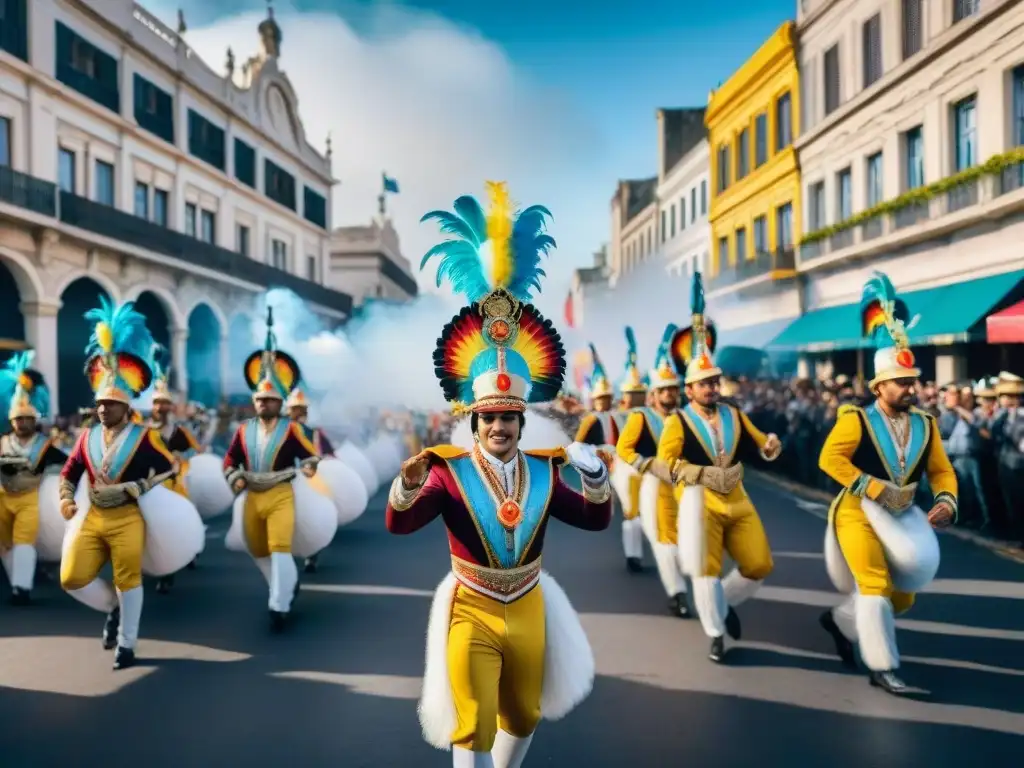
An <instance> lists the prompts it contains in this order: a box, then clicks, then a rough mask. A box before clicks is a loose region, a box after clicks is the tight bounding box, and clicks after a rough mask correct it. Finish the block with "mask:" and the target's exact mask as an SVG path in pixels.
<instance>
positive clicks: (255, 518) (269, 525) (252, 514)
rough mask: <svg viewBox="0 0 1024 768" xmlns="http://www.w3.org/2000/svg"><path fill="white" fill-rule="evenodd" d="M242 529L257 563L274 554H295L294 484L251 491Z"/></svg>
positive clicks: (246, 500) (246, 503)
mask: <svg viewBox="0 0 1024 768" xmlns="http://www.w3.org/2000/svg"><path fill="white" fill-rule="evenodd" d="M242 529H243V530H244V531H245V541H246V543H247V544H248V545H249V552H250V553H251V554H252V556H253V557H255V558H256V559H257V560H260V559H262V558H264V557H270V554H271V553H272V552H281V553H284V554H288V553H290V552H291V551H292V533H293V532H294V530H295V493H294V492H293V491H292V484H291V483H280V484H278V485H275V486H274V487H273V488H271V489H270V490H269V491H249V492H248V494H247V495H246V499H245V511H244V513H243V517H242Z"/></svg>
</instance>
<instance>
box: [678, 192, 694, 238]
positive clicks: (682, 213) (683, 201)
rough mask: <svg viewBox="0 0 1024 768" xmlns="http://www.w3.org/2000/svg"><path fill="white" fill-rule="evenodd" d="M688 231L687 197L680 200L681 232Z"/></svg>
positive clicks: (691, 193) (691, 195)
mask: <svg viewBox="0 0 1024 768" xmlns="http://www.w3.org/2000/svg"><path fill="white" fill-rule="evenodd" d="M690 197H693V190H692V189H691V190H690ZM684 229H686V195H683V196H682V197H680V198H679V231H680V232H682V231H683V230H684Z"/></svg>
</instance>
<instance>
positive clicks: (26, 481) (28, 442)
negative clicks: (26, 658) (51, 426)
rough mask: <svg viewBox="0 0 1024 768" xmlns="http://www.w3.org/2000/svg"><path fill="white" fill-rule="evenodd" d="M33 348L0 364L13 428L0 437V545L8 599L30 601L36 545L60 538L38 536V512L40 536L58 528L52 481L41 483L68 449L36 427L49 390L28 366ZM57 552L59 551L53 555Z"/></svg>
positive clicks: (2, 394)
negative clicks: (44, 517)
mask: <svg viewBox="0 0 1024 768" xmlns="http://www.w3.org/2000/svg"><path fill="white" fill-rule="evenodd" d="M33 355H34V353H33V352H19V353H17V354H15V355H14V356H13V357H11V359H10V360H8V361H7V364H6V365H5V366H4V367H3V368H0V407H5V408H6V409H7V418H8V419H10V421H11V426H12V427H13V428H14V429H13V431H12V432H11V433H10V434H7V435H4V436H3V437H0V486H2V487H3V491H2V492H0V551H4V550H6V551H8V552H9V554H8V555H6V556H4V557H3V558H2V559H3V563H4V566H5V567H6V569H7V575H8V577H9V578H10V581H11V602H12V603H13V604H15V605H27V604H28V603H29V602H31V595H32V587H33V585H34V583H35V573H36V560H37V546H39V547H40V548H41V549H42V550H43V556H44V558H45V557H46V556H47V554H49V555H50V556H53V555H55V554H58V553H59V552H60V541H59V540H54V541H48V540H47V541H39V540H38V539H39V531H40V527H41V526H40V518H41V517H42V516H51V515H52V516H54V517H55V519H46V520H43V522H44V523H48V524H47V525H45V526H44V527H43V528H42V530H43V534H44V538H46V535H47V533H49V532H53V531H57V530H59V529H60V527H61V526H59V522H58V521H59V520H60V514H59V511H58V510H59V497H58V493H57V484H56V483H55V482H53V481H52V480H50V481H48V482H47V483H46V485H45V486H44V485H43V475H44V473H46V472H47V470H48V469H50V468H52V467H56V466H63V464H64V462H65V461H66V460H67V454H65V453H64V451H62V450H60V449H59V448H58V447H57V446H56V445H55V444H54V442H53V440H51V439H50V438H49V437H48V436H46V435H44V434H43V433H42V432H41V431H40V428H39V422H40V420H41V419H44V418H46V417H47V416H48V415H49V410H50V392H49V389H48V388H47V386H46V381H45V379H44V378H43V375H42V374H41V373H40V372H39V371H36V370H33V369H32V368H31V367H30V366H31V365H32V359H33ZM58 556H59V555H58Z"/></svg>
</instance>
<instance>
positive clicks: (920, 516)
mask: <svg viewBox="0 0 1024 768" xmlns="http://www.w3.org/2000/svg"><path fill="white" fill-rule="evenodd" d="M861 509H863V510H864V514H865V515H866V516H867V519H868V522H869V523H871V527H872V528H874V530H875V533H876V534H877V535H878V539H879V541H881V543H882V548H883V549H884V550H885V559H886V561H887V562H888V563H889V571H890V574H891V575H892V582H893V586H895V587H896V589H897V590H899V591H900V592H920V591H921V590H922V589H923V588H924V587H926V586H927V585H928V584H930V583H931V582H932V580H933V579H934V578H935V574H936V573H938V570H939V561H940V555H939V539H938V537H937V536H936V535H935V530H934V529H933V528H932V526H931V524H930V523H929V522H928V516H927V515H925V513H924V512H922V511H921V509H920V507H917V506H913V507H911V508H910V509H908V510H907V511H906V512H904V513H903V514H901V515H892V514H890V513H889V512H886V511H885V510H884V509H882V507H880V506H879V505H878V504H876V503H875V502H873V501H871V500H870V499H862V500H861Z"/></svg>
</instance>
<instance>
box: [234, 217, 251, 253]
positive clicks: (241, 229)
mask: <svg viewBox="0 0 1024 768" xmlns="http://www.w3.org/2000/svg"><path fill="white" fill-rule="evenodd" d="M235 250H236V251H238V252H239V253H240V254H242V255H243V256H248V255H249V228H248V227H247V226H245V225H244V224H238V225H237V229H236V231H235Z"/></svg>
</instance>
